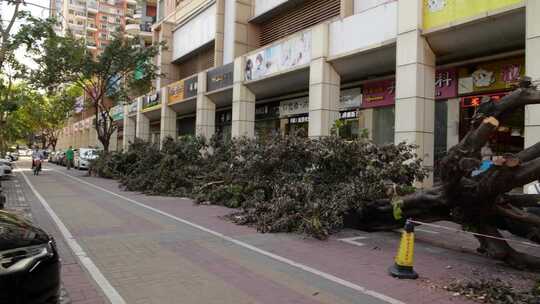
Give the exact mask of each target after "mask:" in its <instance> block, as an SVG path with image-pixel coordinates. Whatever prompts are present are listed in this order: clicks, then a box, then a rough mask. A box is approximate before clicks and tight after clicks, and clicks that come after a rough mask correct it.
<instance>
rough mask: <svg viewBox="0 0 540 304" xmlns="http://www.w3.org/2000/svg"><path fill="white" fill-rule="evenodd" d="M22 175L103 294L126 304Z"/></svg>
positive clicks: (114, 301) (115, 303) (116, 302)
mask: <svg viewBox="0 0 540 304" xmlns="http://www.w3.org/2000/svg"><path fill="white" fill-rule="evenodd" d="M21 175H22V176H23V178H24V180H25V181H26V183H27V184H28V186H29V187H30V189H32V192H34V194H35V195H36V197H37V198H38V200H39V201H40V203H41V205H43V207H44V208H45V210H47V213H49V215H50V216H51V218H52V219H53V221H54V223H55V224H56V226H58V229H59V230H60V232H61V233H62V236H64V239H65V240H66V243H67V244H68V246H69V247H70V248H71V250H72V251H73V254H75V256H77V258H79V260H80V261H81V264H82V265H83V266H84V267H85V268H86V270H87V271H88V273H90V275H91V276H92V278H93V279H94V281H96V284H97V285H98V286H99V287H100V288H101V290H103V293H104V294H105V296H106V297H107V299H109V301H110V302H111V303H112V304H126V301H124V299H123V298H122V296H120V294H119V293H118V291H116V289H114V287H113V286H112V285H111V283H109V281H108V280H107V279H106V278H105V276H104V275H103V274H102V273H101V271H100V270H99V268H97V266H96V264H94V262H93V261H92V260H91V259H90V258H89V257H88V255H87V254H86V252H85V251H84V250H83V249H82V247H81V245H79V243H78V242H77V240H75V237H73V235H72V234H71V232H69V230H68V229H67V227H66V225H64V223H63V222H62V220H60V218H59V217H58V215H56V213H55V212H54V210H53V209H52V208H51V206H50V205H49V204H48V203H47V201H46V200H45V199H44V198H43V196H41V194H40V193H39V192H38V191H37V190H36V188H35V187H34V185H32V183H31V182H30V180H29V179H28V177H27V176H26V174H24V172H22V171H21Z"/></svg>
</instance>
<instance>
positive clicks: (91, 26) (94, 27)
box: [86, 24, 97, 32]
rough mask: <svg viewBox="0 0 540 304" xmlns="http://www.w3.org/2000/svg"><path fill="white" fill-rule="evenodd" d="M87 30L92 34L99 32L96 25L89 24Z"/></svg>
mask: <svg viewBox="0 0 540 304" xmlns="http://www.w3.org/2000/svg"><path fill="white" fill-rule="evenodd" d="M86 30H87V31H90V32H97V27H96V25H95V24H88V26H87V27H86Z"/></svg>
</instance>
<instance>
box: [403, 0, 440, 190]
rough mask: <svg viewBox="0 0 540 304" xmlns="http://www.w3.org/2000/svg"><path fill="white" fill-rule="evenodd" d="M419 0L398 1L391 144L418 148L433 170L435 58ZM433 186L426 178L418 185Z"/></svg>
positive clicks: (419, 153)
mask: <svg viewBox="0 0 540 304" xmlns="http://www.w3.org/2000/svg"><path fill="white" fill-rule="evenodd" d="M422 2H423V1H422V0H399V1H398V37H397V50H396V55H397V58H396V108H395V113H396V123H395V142H396V143H399V142H403V141H405V142H407V143H411V144H416V145H417V146H418V150H417V154H418V156H419V157H420V158H422V159H423V165H424V166H425V167H427V168H432V167H433V154H434V135H433V134H434V124H435V121H434V119H435V55H434V53H433V51H432V50H431V48H430V47H429V45H428V43H427V41H426V39H425V38H424V37H423V36H422V29H421V24H422V4H423V3H422ZM432 184H433V177H432V176H431V177H428V178H427V179H426V180H425V181H424V183H423V185H422V186H425V187H429V186H431V185H432Z"/></svg>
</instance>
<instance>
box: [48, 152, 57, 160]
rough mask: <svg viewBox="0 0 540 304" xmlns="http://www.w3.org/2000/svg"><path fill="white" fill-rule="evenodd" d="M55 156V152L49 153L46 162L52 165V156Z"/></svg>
mask: <svg viewBox="0 0 540 304" xmlns="http://www.w3.org/2000/svg"><path fill="white" fill-rule="evenodd" d="M55 154H56V151H52V152H51V153H49V157H48V158H47V161H48V162H50V163H53V162H54V161H53V159H54V155H55Z"/></svg>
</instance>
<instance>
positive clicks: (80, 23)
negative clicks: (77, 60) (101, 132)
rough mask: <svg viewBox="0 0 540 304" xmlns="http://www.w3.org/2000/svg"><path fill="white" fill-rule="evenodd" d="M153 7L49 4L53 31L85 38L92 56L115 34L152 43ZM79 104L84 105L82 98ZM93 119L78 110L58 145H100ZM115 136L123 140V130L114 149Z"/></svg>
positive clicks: (61, 0)
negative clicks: (57, 21) (53, 22)
mask: <svg viewBox="0 0 540 304" xmlns="http://www.w3.org/2000/svg"><path fill="white" fill-rule="evenodd" d="M156 5H157V3H156V2H155V0H147V1H135V0H106V1H103V0H51V3H50V7H51V16H55V17H56V18H57V19H58V20H59V21H60V24H59V26H58V27H57V29H56V30H57V31H58V32H59V33H62V34H65V33H66V32H67V31H68V30H69V31H71V32H72V33H73V34H74V35H75V36H76V37H78V38H80V39H84V40H85V43H86V47H87V49H88V51H90V52H92V53H93V54H95V55H98V54H99V53H100V52H101V51H102V50H103V49H104V48H105V47H106V46H107V44H108V43H109V41H110V40H112V39H113V35H114V34H115V33H118V32H121V33H124V34H125V35H127V36H128V37H130V38H134V37H138V38H139V39H140V41H141V44H142V45H149V44H151V43H152V37H153V34H152V24H154V23H155V22H156V12H157V9H156ZM79 104H80V105H82V104H83V100H82V98H81V100H80V101H79ZM93 116H94V113H93V112H92V111H91V110H88V109H84V108H83V107H82V106H80V107H78V108H77V109H76V110H75V113H74V115H73V116H72V117H71V119H70V122H69V126H68V127H67V128H65V129H64V130H63V134H65V135H64V136H62V137H61V138H60V144H61V146H69V145H72V146H77V147H85V146H96V147H97V146H99V143H98V142H97V134H96V131H95V130H93V128H92V119H93ZM117 137H118V138H119V140H120V141H121V140H122V128H120V130H119V132H118V136H115V137H114V139H113V142H112V146H113V147H116V142H117V140H118V139H117ZM68 138H69V139H68ZM120 146H121V144H120Z"/></svg>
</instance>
